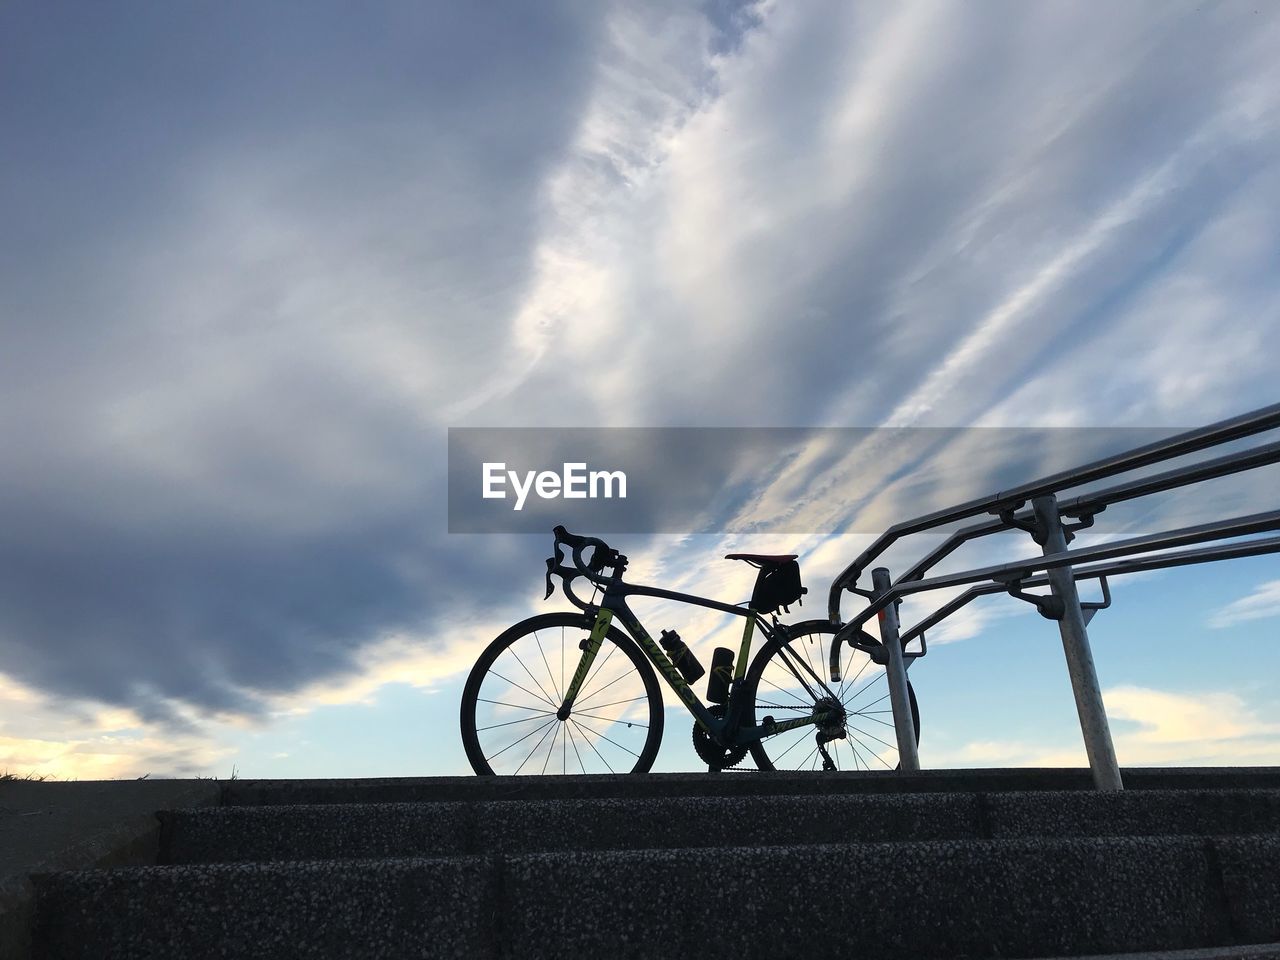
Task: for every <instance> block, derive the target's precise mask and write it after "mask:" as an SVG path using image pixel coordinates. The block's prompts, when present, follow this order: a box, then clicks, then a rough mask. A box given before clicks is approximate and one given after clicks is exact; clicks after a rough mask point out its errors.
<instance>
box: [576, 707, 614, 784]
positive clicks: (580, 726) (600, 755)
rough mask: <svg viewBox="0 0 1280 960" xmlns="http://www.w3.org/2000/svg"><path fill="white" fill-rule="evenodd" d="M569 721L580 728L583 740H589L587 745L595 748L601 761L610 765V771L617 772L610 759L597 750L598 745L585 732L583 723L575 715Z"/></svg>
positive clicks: (607, 765) (579, 731)
mask: <svg viewBox="0 0 1280 960" xmlns="http://www.w3.org/2000/svg"><path fill="white" fill-rule="evenodd" d="M569 722H570V723H572V724H573V725H574V726H575V727H577V728H578V733H581V734H582V739H583V740H585V741H586V742H587V746H588V747H590V748H591V749H592V750H595V754H596V756H597V757H599V758H600V762H601V763H603V764H604V765H605V766H606V767H608V768H609V772H610V773H613V772H615V771H614V769H613V767H611V766H609V761H608V760H606V759H605V758H604V754H602V753H601V752H600V751H599V750H596V745H595V744H594V743H592V742H591V738H590V737H588V736H587V735H586V733H585V732H584V730H583V728H582V725H581V724H579V723H578V721H577V720H575V719H573V717H570V718H569Z"/></svg>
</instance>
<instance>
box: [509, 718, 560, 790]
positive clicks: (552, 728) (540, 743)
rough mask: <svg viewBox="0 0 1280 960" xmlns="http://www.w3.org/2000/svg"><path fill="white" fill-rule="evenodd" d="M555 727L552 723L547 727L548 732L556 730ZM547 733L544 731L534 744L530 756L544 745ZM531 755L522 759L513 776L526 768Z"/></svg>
mask: <svg viewBox="0 0 1280 960" xmlns="http://www.w3.org/2000/svg"><path fill="white" fill-rule="evenodd" d="M555 728H556V727H555V724H552V725H551V726H550V727H549V728H548V729H547V733H551V732H552V731H554V730H555ZM547 733H544V734H543V735H542V738H541V739H540V740H539V741H538V742H537V743H535V744H534V745H533V749H532V750H530V751H529V757H532V756H533V755H534V754H535V753H537V752H538V748H539V747H540V746H542V743H543V741H544V740H546V739H547ZM529 757H525V758H524V759H523V760H521V761H520V766H518V767H516V772H515V773H513V774H512V776H513V777H514V776H516V774H518V773H519V772H520V771H521V770H523V769H524V765H525V764H526V763H528V762H529Z"/></svg>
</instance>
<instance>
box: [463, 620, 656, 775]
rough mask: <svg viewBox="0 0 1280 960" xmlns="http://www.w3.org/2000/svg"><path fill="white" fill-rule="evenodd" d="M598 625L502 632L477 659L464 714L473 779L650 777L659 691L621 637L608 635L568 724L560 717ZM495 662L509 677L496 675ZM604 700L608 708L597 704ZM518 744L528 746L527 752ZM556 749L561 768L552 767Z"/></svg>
mask: <svg viewBox="0 0 1280 960" xmlns="http://www.w3.org/2000/svg"><path fill="white" fill-rule="evenodd" d="M594 623H595V618H594V617H593V616H588V615H586V614H583V613H569V612H564V613H546V614H541V615H539V616H536V617H531V618H529V619H528V620H523V621H521V622H520V623H517V624H514V625H513V626H511V627H508V628H507V629H506V630H504V631H503V632H502V633H501V634H500V635H499V636H498V637H497V638H496V639H495V640H493V641H492V642H491V643H490V644H489V646H487V647H486V648H485V650H484V652H483V653H481V654H480V657H479V659H478V660H477V661H476V663H475V666H473V667H472V668H471V673H470V674H469V675H468V677H467V682H466V685H465V686H464V687H463V691H462V706H461V713H460V721H461V726H462V745H463V748H464V750H465V751H466V755H467V761H468V762H469V763H470V764H471V769H472V770H474V771H475V772H476V773H477V774H480V775H482V776H488V775H499V774H513V775H514V774H520V773H526V774H546V773H560V774H570V773H583V774H588V773H646V772H647V771H648V770H649V768H650V767H652V766H653V761H654V759H655V758H656V757H657V755H658V747H659V746H660V744H661V742H662V726H663V703H662V689H661V687H659V686H658V678H657V676H656V675H655V674H654V672H653V668H652V667H651V666H650V664H649V661H648V660H646V659H645V657H644V654H643V652H642V651H641V650H640V648H639V647H637V646H636V644H635V642H634V641H633V640H632V639H631V638H630V637H628V636H627V635H626V634H625V633H623V632H622V631H621V630H619V629H618V628H617V627H610V628H609V631H608V633H607V634H606V635H605V642H604V643H602V644H601V647H600V652H599V653H598V654H597V656H596V659H595V662H594V663H593V664H592V668H591V670H590V672H589V673H588V674H587V679H586V680H585V681H584V683H583V685H582V688H581V690H580V691H579V693H578V697H577V701H576V702H575V704H574V710H573V712H572V713H571V714H570V716H569V717H568V718H567V719H565V720H560V719H559V718H558V717H557V716H556V713H555V710H556V708H557V707H558V706H559V705H560V703H561V701H562V700H563V693H564V690H565V688H566V681H567V680H568V678H570V677H571V676H572V674H573V671H574V670H575V669H576V668H577V665H578V662H579V659H580V657H581V652H580V649H579V641H580V640H581V639H583V638H585V637H586V636H588V635H589V634H590V632H591V628H592V625H593V624H594ZM544 639H545V640H546V642H545V643H544V642H543V641H544ZM517 645H518V647H517ZM618 651H621V652H622V654H623V659H622V660H618V659H617V655H618ZM507 653H510V654H511V656H509V657H506V658H504V656H503V655H504V654H507ZM522 653H525V654H526V655H525V656H521V654H522ZM500 661H501V665H502V668H503V670H504V671H505V672H499V671H498V670H495V666H496V665H498V664H499V662H500ZM553 663H554V664H555V665H554V666H553ZM539 665H541V667H542V669H539ZM508 674H514V675H517V676H515V677H514V678H513V677H511V676H508ZM513 691H519V692H518V693H516V692H513ZM601 693H607V697H606V699H605V700H603V701H600V700H597V701H595V702H593V699H592V698H593V697H596V696H597V695H599V694H601ZM483 694H489V695H488V696H485V695H483ZM641 701H643V703H642V702H641ZM606 711H608V712H610V713H612V715H605V714H606ZM642 720H643V722H641V721H642ZM512 728H514V729H512ZM493 731H502V732H501V733H497V732H493ZM508 740H510V742H509V743H508V742H507V741H508ZM522 743H531V744H533V746H532V747H531V749H530V750H529V751H527V752H526V751H525V750H524V747H523V746H520V744H522ZM557 744H559V747H558V753H559V760H560V763H559V764H558V765H557V764H555V763H553V762H552V761H553V760H554V759H556V754H557ZM512 750H514V751H515V752H514V753H513V754H512V755H511V756H510V757H506V758H505V759H503V760H502V762H500V763H497V762H495V761H497V760H498V759H499V757H503V756H504V755H505V754H506V753H507V752H509V751H512ZM544 753H545V756H544ZM624 767H625V768H626V769H622V768H624Z"/></svg>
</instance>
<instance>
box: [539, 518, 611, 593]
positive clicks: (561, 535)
mask: <svg viewBox="0 0 1280 960" xmlns="http://www.w3.org/2000/svg"><path fill="white" fill-rule="evenodd" d="M552 532H553V533H554V534H555V537H556V540H555V555H554V556H551V557H549V558H548V559H547V592H546V594H545V595H544V597H543V599H546V598H547V597H550V596H551V594H552V593H553V592H554V591H555V585H554V584H553V583H552V582H551V577H552V576H553V575H554V576H558V577H560V578H561V585H562V586H563V587H564V592H565V596H566V597H568V598H569V601H570V602H571V603H572V604H573V605H574V606H576V607H579V608H581V609H586V607H587V606H588V604H586V603H585V602H583V601H582V600H581V599H580V598H579V597H578V596H577V595H576V594H575V593H574V592H573V586H572V584H573V581H574V580H576V579H577V578H578V577H586V578H587V579H588V580H590V581H591V582H592V583H595V584H597V585H598V586H601V587H607V586H608V585H609V584H610V582H612V581H613V580H614V579H616V578H617V577H620V576H622V572H623V571H624V570H625V569H626V568H627V558H626V557H625V556H623V555H622V554H620V553H619V552H618V551H617V550H614V549H613V548H612V547H611V546H609V545H608V544H607V543H605V542H604V541H603V540H601V539H600V538H599V537H580V536H578V535H577V534H573V533H570V532H569V531H568V530H566V529H565V528H564V527H563V526H557V527H556V528H555V530H553V531H552ZM562 544H563V545H564V546H567V547H568V548H569V550H570V555H571V558H572V560H573V567H568V566H565V564H564V563H563V560H564V559H565V557H564V553H563V552H562V551H561V550H560V547H561V545H562ZM587 547H592V548H594V549H593V552H592V554H591V559H590V560H589V561H587V560H584V559H583V558H582V551H583V550H585V549H586V548H587ZM606 567H611V568H612V569H613V576H612V577H606V576H604V570H605V568H606Z"/></svg>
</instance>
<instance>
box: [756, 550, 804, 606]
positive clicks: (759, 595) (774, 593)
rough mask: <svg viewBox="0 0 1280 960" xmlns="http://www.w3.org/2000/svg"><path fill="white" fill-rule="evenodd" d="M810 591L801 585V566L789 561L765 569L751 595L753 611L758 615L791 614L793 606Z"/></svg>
mask: <svg viewBox="0 0 1280 960" xmlns="http://www.w3.org/2000/svg"><path fill="white" fill-rule="evenodd" d="M808 592H809V591H808V590H807V589H806V588H805V587H802V586H801V585H800V564H799V563H798V562H796V561H795V560H788V561H787V562H786V563H780V564H777V565H776V566H769V567H763V568H762V569H761V570H760V575H759V576H757V577H756V588H755V590H754V591H752V593H751V609H753V610H755V611H756V612H757V613H776V612H777V611H778V610H784V611H786V612H787V613H790V612H791V610H790V609H789V608H790V606H791V604H793V603H800V602H801V600H800V598H801V597H802V596H804V595H805V594H806V593H808Z"/></svg>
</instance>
